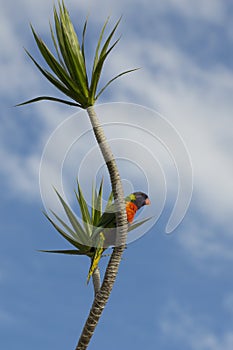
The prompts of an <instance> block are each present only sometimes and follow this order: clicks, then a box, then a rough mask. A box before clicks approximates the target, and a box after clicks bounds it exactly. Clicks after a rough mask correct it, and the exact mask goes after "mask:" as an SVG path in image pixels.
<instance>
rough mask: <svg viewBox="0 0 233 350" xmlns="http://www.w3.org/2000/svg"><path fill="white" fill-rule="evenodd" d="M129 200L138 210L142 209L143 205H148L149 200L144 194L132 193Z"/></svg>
mask: <svg viewBox="0 0 233 350" xmlns="http://www.w3.org/2000/svg"><path fill="white" fill-rule="evenodd" d="M129 199H130V202H132V203H134V204H135V205H136V206H137V208H138V209H140V208H142V207H143V206H144V205H149V204H150V200H149V198H148V196H147V194H145V193H144V192H133V193H131V194H130V195H129Z"/></svg>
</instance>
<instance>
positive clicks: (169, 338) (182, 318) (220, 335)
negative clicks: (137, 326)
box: [160, 302, 233, 350]
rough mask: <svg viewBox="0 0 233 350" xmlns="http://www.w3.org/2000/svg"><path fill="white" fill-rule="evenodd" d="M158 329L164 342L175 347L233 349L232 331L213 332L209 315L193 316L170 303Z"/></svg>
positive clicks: (200, 349)
mask: <svg viewBox="0 0 233 350" xmlns="http://www.w3.org/2000/svg"><path fill="white" fill-rule="evenodd" d="M160 327H161V330H162V332H163V336H164V339H166V341H165V342H169V343H170V342H172V343H173V344H175V346H177V348H178V347H180V348H187V349H195V350H196V349H198V350H222V349H226V350H230V349H232V347H233V329H232V328H231V327H227V328H226V329H225V330H224V331H223V332H217V331H215V330H214V326H213V325H212V322H211V315H209V316H206V315H195V314H193V313H192V312H190V310H185V309H184V308H182V307H181V306H180V305H179V304H177V303H175V302H172V303H170V304H168V305H167V307H166V310H164V313H163V316H162V319H161V322H160Z"/></svg>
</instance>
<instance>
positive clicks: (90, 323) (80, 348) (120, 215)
mask: <svg viewBox="0 0 233 350" xmlns="http://www.w3.org/2000/svg"><path fill="white" fill-rule="evenodd" d="M87 113H88V115H89V118H90V121H91V124H92V127H93V132H94V134H95V137H96V140H97V142H98V145H99V147H100V150H101V152H102V155H103V157H104V160H105V163H106V165H107V168H108V172H109V175H110V180H111V185H112V191H113V196H114V200H115V203H116V221H117V241H118V242H119V246H117V247H115V248H114V250H113V253H112V255H111V258H110V260H109V263H108V266H107V269H106V272H105V276H104V280H103V284H102V286H101V288H100V290H99V291H98V292H97V294H96V295H95V298H94V301H93V304H92V307H91V310H90V313H89V316H88V318H87V321H86V323H85V325H84V328H83V331H82V334H81V336H80V339H79V342H78V345H77V347H76V349H75V350H85V349H87V347H88V344H89V342H90V340H91V337H92V335H93V333H94V331H95V327H96V326H97V323H98V321H99V319H100V316H101V314H102V311H103V310H104V308H105V305H106V303H107V301H108V299H109V296H110V293H111V291H112V288H113V284H114V282H115V280H116V276H117V272H118V268H119V264H120V261H121V256H122V254H123V252H124V249H125V243H126V237H127V229H128V226H127V217H126V211H125V200H124V192H123V188H122V183H121V179H120V174H119V171H118V169H117V165H116V161H115V159H114V157H113V154H112V151H111V148H110V146H109V144H108V143H107V140H106V137H105V134H104V131H103V128H102V126H101V125H100V122H99V120H98V117H97V115H96V113H95V110H94V107H93V106H91V107H88V108H87Z"/></svg>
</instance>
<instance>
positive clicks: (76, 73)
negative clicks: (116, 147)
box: [20, 1, 135, 350]
mask: <svg viewBox="0 0 233 350" xmlns="http://www.w3.org/2000/svg"><path fill="white" fill-rule="evenodd" d="M58 6H59V11H57V9H56V7H55V6H54V23H55V31H54V30H53V29H52V26H51V25H50V32H51V38H52V41H53V44H54V48H55V51H56V57H55V56H54V55H53V54H52V52H51V51H50V50H49V48H48V47H47V46H46V44H45V43H44V41H43V40H42V39H41V38H40V37H39V36H38V35H37V33H36V31H35V30H34V28H33V27H32V26H31V29H32V33H33V35H34V38H35V41H36V44H37V46H38V48H39V51H40V53H41V55H42V56H43V58H44V59H45V61H46V63H47V65H48V66H49V68H50V70H47V69H45V68H43V67H42V66H41V65H39V63H38V62H37V61H36V60H35V59H34V58H33V57H32V56H31V54H30V53H29V52H28V51H27V50H26V52H27V54H28V56H29V57H30V58H31V60H32V61H33V62H34V64H35V65H36V67H37V68H38V69H39V70H40V72H41V73H42V74H43V75H44V76H45V77H46V78H47V79H48V80H49V81H50V83H52V84H53V85H54V86H55V87H56V88H57V89H59V90H60V91H61V92H62V93H64V94H65V95H66V96H67V97H68V98H69V99H68V100H67V99H66V100H64V99H59V98H56V97H51V96H40V97H37V98H34V99H31V100H28V101H26V102H24V103H21V104H20V105H23V104H28V103H32V102H38V101H41V100H49V101H55V102H59V103H64V104H68V105H71V106H75V107H80V108H83V109H85V110H86V111H87V114H88V116H89V119H90V122H91V125H92V128H93V132H94V135H95V138H96V140H97V142H98V145H99V148H100V150H101V152H102V155H103V158H104V160H105V163H106V165H107V168H108V172H109V175H110V180H111V185H112V192H113V197H114V201H115V204H116V213H117V215H116V219H117V234H118V241H119V242H120V245H119V246H116V247H115V248H114V250H113V253H112V255H111V258H110V260H109V264H108V266H107V269H106V273H105V276H104V279H103V283H102V286H101V288H100V289H98V288H97V289H98V291H97V293H96V294H95V298H94V301H93V304H92V307H91V310H90V313H89V316H88V318H87V321H86V324H85V326H84V328H83V331H82V334H81V336H80V339H79V342H78V345H77V347H76V350H81V349H82V350H84V349H86V348H87V346H88V344H89V341H90V339H91V337H92V335H93V333H94V330H95V327H96V325H97V323H98V320H99V318H100V316H101V313H102V311H103V309H104V307H105V305H106V303H107V301H108V299H109V296H110V293H111V290H112V287H113V284H114V282H115V279H116V276H117V272H118V267H119V264H120V261H121V256H122V254H123V251H124V249H125V243H126V236H127V228H128V226H127V218H126V212H125V201H124V193H123V188H122V183H121V178H120V174H119V171H118V168H117V165H116V161H115V159H114V156H113V154H112V151H111V148H110V146H109V144H108V142H107V140H106V137H105V134H104V131H103V128H102V126H101V124H100V121H99V119H98V117H97V115H96V112H95V110H94V104H95V102H96V101H97V99H98V98H99V96H100V95H101V94H102V93H103V92H104V91H105V89H106V88H107V87H108V86H109V84H111V83H112V82H113V81H114V80H116V79H117V78H119V77H120V76H122V75H124V74H126V73H129V72H131V71H133V70H135V69H132V70H128V71H125V72H122V73H120V74H118V75H117V76H115V77H114V78H112V79H111V80H110V81H108V82H107V83H106V84H105V86H104V87H103V88H102V89H98V88H99V80H100V76H101V73H102V68H103V65H104V63H105V60H106V58H107V57H108V56H109V54H110V52H111V51H112V49H113V48H114V47H115V46H116V44H117V43H118V41H119V39H118V40H116V41H115V42H113V44H111V42H112V39H113V36H114V34H115V31H116V29H117V27H118V25H119V22H120V19H119V20H118V21H117V23H116V25H115V26H114V27H113V29H112V31H111V32H110V34H109V35H108V36H107V39H106V40H105V41H104V40H103V36H104V34H105V31H106V27H107V24H108V20H109V19H107V20H106V22H105V23H104V25H103V28H102V30H101V32H100V36H99V39H98V42H97V45H96V50H95V55H94V62H93V66H92V71H91V77H90V79H89V78H88V73H87V67H86V60H85V33H86V28H87V21H86V22H85V24H84V27H83V31H82V40H81V45H80V41H79V39H78V36H77V34H76V32H75V30H74V27H73V24H72V22H71V19H70V16H69V13H68V11H67V8H66V6H65V4H64V1H62V3H60V2H59V3H58ZM96 274H98V270H96ZM96 274H95V275H94V279H96V280H97V281H98V279H99V276H98V275H96ZM98 283H99V282H98Z"/></svg>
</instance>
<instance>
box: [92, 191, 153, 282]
mask: <svg viewBox="0 0 233 350" xmlns="http://www.w3.org/2000/svg"><path fill="white" fill-rule="evenodd" d="M149 204H150V200H149V198H148V196H147V195H146V194H145V193H143V192H134V193H131V194H130V195H129V196H128V197H126V198H125V207H126V214H127V221H128V223H129V224H131V223H132V222H133V220H134V217H135V214H136V212H137V211H138V210H139V209H140V208H142V207H143V206H144V205H149ZM115 227H116V214H115V212H114V204H112V205H111V206H110V207H109V208H108V210H107V211H106V212H105V213H104V214H103V215H102V217H101V219H100V222H99V223H98V228H97V230H96V231H97V232H96V233H97V234H98V239H97V244H96V247H92V248H91V252H93V255H92V258H91V266H90V269H89V272H88V277H87V283H88V282H89V280H90V278H91V276H92V274H93V272H94V271H95V269H96V268H97V266H98V263H99V260H100V258H101V256H102V253H103V252H104V250H105V249H106V248H107V247H109V246H111V245H114V243H115V240H116V237H114V236H116V235H115V234H114V233H116V230H114V228H115ZM111 229H112V230H111Z"/></svg>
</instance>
